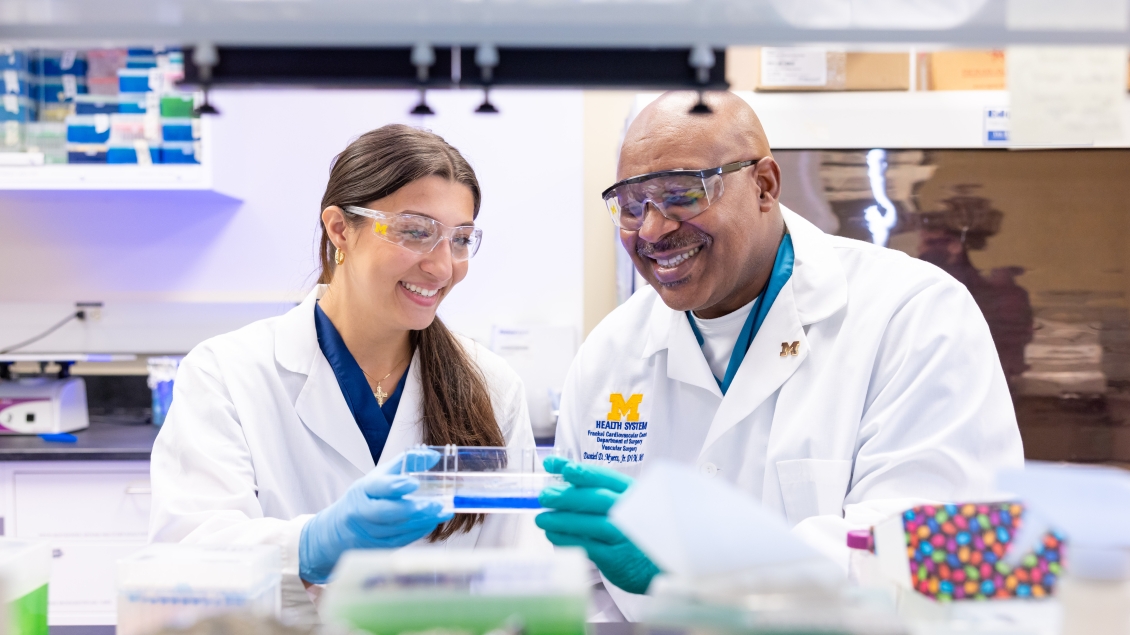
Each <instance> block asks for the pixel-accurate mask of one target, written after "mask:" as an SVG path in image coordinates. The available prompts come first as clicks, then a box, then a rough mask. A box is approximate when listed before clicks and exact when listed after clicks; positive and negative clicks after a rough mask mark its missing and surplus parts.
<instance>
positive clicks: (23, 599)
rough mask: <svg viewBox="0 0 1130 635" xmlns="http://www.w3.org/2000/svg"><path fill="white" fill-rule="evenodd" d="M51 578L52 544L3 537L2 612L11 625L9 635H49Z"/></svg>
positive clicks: (0, 557) (0, 543)
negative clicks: (48, 602) (48, 603)
mask: <svg viewBox="0 0 1130 635" xmlns="http://www.w3.org/2000/svg"><path fill="white" fill-rule="evenodd" d="M50 578H51V547H50V545H48V544H47V543H44V542H31V541H27V540H10V539H4V538H0V598H2V599H3V602H2V609H0V611H2V613H3V616H2V618H3V619H4V620H5V621H6V622H7V624H8V635H48V631H47V582H48V581H49V580H50Z"/></svg>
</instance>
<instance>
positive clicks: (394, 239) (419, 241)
mask: <svg viewBox="0 0 1130 635" xmlns="http://www.w3.org/2000/svg"><path fill="white" fill-rule="evenodd" d="M343 209H344V210H345V211H347V212H349V213H350V214H357V215H360V216H367V217H368V218H372V219H373V233H374V234H376V235H377V236H378V237H379V238H381V239H383V240H386V241H388V242H390V243H392V244H394V245H400V246H401V247H404V248H405V249H410V250H412V251H414V252H416V253H418V254H427V253H431V251H432V250H433V249H435V248H436V245H438V244H439V243H440V241H442V240H443V239H444V238H446V239H447V241H448V242H449V243H451V259H452V260H454V261H456V262H462V261H464V260H467V259H469V258H471V257H472V256H474V255H475V253H476V252H478V251H479V245H480V244H481V243H482V241H483V230H481V229H475V228H474V227H464V226H459V227H448V226H447V225H444V224H443V223H441V222H439V221H437V220H435V219H434V218H428V217H427V216H420V215H419V214H411V213H406V214H389V213H387V212H378V211H376V210H371V209H366V208H364V207H355V206H352V205H347V206H345V207H344V208H343Z"/></svg>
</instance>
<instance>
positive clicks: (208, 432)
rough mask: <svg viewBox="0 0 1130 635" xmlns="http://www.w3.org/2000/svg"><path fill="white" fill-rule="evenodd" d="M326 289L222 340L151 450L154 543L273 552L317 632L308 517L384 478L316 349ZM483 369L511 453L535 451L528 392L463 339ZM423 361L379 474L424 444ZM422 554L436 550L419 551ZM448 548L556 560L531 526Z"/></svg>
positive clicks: (292, 613)
mask: <svg viewBox="0 0 1130 635" xmlns="http://www.w3.org/2000/svg"><path fill="white" fill-rule="evenodd" d="M324 291H325V287H324V286H320V287H318V288H316V289H315V290H314V291H313V292H311V293H310V295H309V296H308V297H307V298H306V300H305V301H303V302H302V304H300V305H299V306H297V307H295V308H294V309H292V310H290V311H289V312H287V313H286V314H284V315H282V316H279V317H275V318H269V319H266V320H261V321H259V322H255V323H253V324H251V325H249V326H247V327H244V328H242V329H240V330H238V331H234V332H232V333H227V334H225V335H221V336H218V337H215V338H212V339H210V340H208V341H206V342H204V343H202V344H200V345H199V346H197V347H196V348H194V349H193V350H192V352H191V353H189V354H188V356H187V357H185V358H184V361H183V362H182V363H181V366H180V369H179V371H178V372H177V377H176V383H175V384H174V393H173V404H172V407H171V409H170V411H169V414H168V418H167V419H166V421H165V424H164V426H163V427H162V428H161V432H160V434H158V435H157V441H156V443H155V445H154V447H153V459H152V466H151V476H152V483H153V507H152V513H151V516H150V528H149V537H150V540H151V541H153V542H186V543H205V544H244V545H245V544H271V545H278V546H279V547H281V551H282V574H283V617H284V619H286V620H288V621H291V622H295V623H311V622H312V621H314V620H315V619H316V614H315V613H314V605H313V603H312V602H311V599H310V597H308V595H307V593H306V591H305V590H304V588H303V585H302V582H301V580H300V579H299V577H298V541H299V536H300V534H301V531H302V527H303V525H305V524H306V522H307V521H308V520H309V519H310V518H311V517H312V515H313V514H314V513H316V512H318V511H320V510H322V509H324V508H326V507H328V506H329V505H330V504H331V503H333V502H334V501H336V500H337V499H338V498H339V497H341V495H342V494H343V493H345V491H346V489H348V488H349V486H350V485H351V484H352V483H353V482H354V481H356V480H357V479H358V478H360V477H361V476H363V475H364V474H365V473H367V472H369V471H370V470H372V469H373V468H374V465H373V459H372V457H371V455H370V454H369V446H368V445H367V444H366V442H365V438H364V436H362V434H361V430H360V429H359V428H358V427H357V423H356V422H355V421H354V419H353V415H352V414H351V413H350V411H349V406H348V405H347V404H346V402H345V398H344V396H343V395H342V392H341V389H340V388H339V386H338V382H337V378H336V376H335V375H334V372H333V369H332V368H331V367H330V364H329V362H328V361H327V360H326V358H325V356H324V355H323V354H322V351H321V348H320V347H319V346H318V341H317V335H316V332H315V329H314V304H315V300H316V298H317V297H320V296H321V294H322V293H324ZM460 341H461V342H462V343H463V345H464V346H465V347H466V349H467V351H468V353H469V354H470V356H471V358H472V359H473V360H474V361H476V362H477V363H478V365H479V368H480V369H482V372H483V375H484V376H485V378H486V381H487V385H488V387H489V389H490V393H491V403H492V405H493V406H494V412H495V416H496V417H497V419H498V424H499V426H500V427H501V429H502V433H503V435H504V436H505V438H506V443H507V445H508V446H510V447H533V446H534V436H533V431H532V430H531V428H530V418H529V411H528V410H527V407H526V400H525V390H524V388H523V385H522V381H521V379H519V378H518V376H517V374H515V373H514V371H513V370H511V369H510V367H509V366H507V364H506V363H505V362H504V361H503V360H502V359H501V358H499V357H498V356H497V355H495V354H493V353H491V352H490V351H488V350H486V349H485V348H483V347H482V346H480V345H478V344H476V343H475V342H473V341H472V340H469V339H466V338H460ZM420 408H421V405H420V375H419V363H418V358H417V357H414V358H413V361H412V364H411V366H410V372H409V375H408V379H407V381H406V382H405V384H404V392H403V394H402V396H401V400H400V406H399V407H398V408H397V411H396V417H395V419H394V420H393V422H392V428H391V430H390V432H389V436H388V440H387V442H386V444H385V448H384V452H383V453H382V454H381V458H380V464H379V465H378V466H377V467H380V468H384V467H387V466H388V464H389V463H390V461H391V460H392V459H393V458H394V457H395V456H396V455H397V454H399V453H400V452H402V451H403V450H404V449H405V448H408V447H410V446H413V445H417V444H419V443H421V442H422V430H421V425H420ZM413 546H421V547H424V546H433V547H434V546H436V545H432V543H426V542H425V541H420V542H418V543H416V544H415V545H413ZM438 546H439V547H446V548H471V547H509V546H521V547H525V548H534V549H539V548H540V549H545V550H549V549H551V548H552V547H551V546H550V545H549V543H548V542H547V541H546V540H545V536H544V534H543V533H542V532H541V531H540V530H539V529H537V527H536V526H534V524H533V519H532V517H531V516H529V515H519V514H514V515H491V516H488V517H487V519H486V521H485V522H483V523H482V524H481V525H478V526H476V527H475V528H473V529H472V530H471V531H470V532H468V533H465V534H457V535H455V536H453V537H451V538H450V539H448V540H447V541H445V542H444V543H441V544H440V545H438Z"/></svg>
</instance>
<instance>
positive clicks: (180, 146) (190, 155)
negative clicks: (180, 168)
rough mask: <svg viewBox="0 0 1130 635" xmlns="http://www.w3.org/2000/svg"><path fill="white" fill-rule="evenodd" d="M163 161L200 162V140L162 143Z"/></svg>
mask: <svg viewBox="0 0 1130 635" xmlns="http://www.w3.org/2000/svg"><path fill="white" fill-rule="evenodd" d="M161 163H200V142H199V141H181V142H165V143H162V144H161Z"/></svg>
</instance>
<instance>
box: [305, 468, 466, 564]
mask: <svg viewBox="0 0 1130 635" xmlns="http://www.w3.org/2000/svg"><path fill="white" fill-rule="evenodd" d="M403 458H404V457H403V456H401V457H398V458H396V459H395V460H393V462H392V464H391V466H390V468H389V469H387V470H373V471H371V472H369V473H368V474H366V475H365V476H363V477H361V478H360V479H358V480H357V482H356V483H354V484H353V485H352V486H350V488H349V489H348V490H346V492H345V494H344V495H342V497H341V498H339V499H338V500H337V501H336V502H334V504H332V505H330V506H329V507H327V508H325V509H323V510H322V511H320V512H318V513H317V515H315V516H314V517H313V518H311V519H310V522H308V523H306V525H305V526H304V527H303V528H302V537H301V538H300V539H299V543H298V571H299V575H300V576H301V577H302V579H303V580H305V581H307V582H311V583H314V584H322V583H324V582H325V581H326V580H327V579H328V578H329V576H330V571H332V570H333V568H334V565H336V564H337V560H338V558H340V557H341V554H342V553H344V552H345V550H347V549H392V548H395V547H403V546H404V545H407V544H409V543H411V542H415V541H416V540H419V539H420V538H423V537H424V536H426V535H428V533H430V532H431V531H432V530H433V529H435V528H436V525H438V524H440V523H442V522H445V521H448V520H451V517H452V514H450V513H448V514H445V513H443V506H442V505H441V504H439V503H437V502H434V501H416V500H405V499H404V498H403V497H404V495H405V494H409V493H411V492H414V491H415V490H416V488H417V487H419V486H420V483H419V481H417V480H416V479H414V478H412V477H410V476H402V475H401V474H400V470H401V467H402V465H403ZM408 459H409V460H410V461H414V462H416V463H417V465H412V466H410V468H417V469H421V470H426V469H428V468H430V467H431V466H433V465H435V464H436V462H438V461H439V454H438V453H436V452H433V451H430V450H412V451H411V452H410V453H409V454H408Z"/></svg>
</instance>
